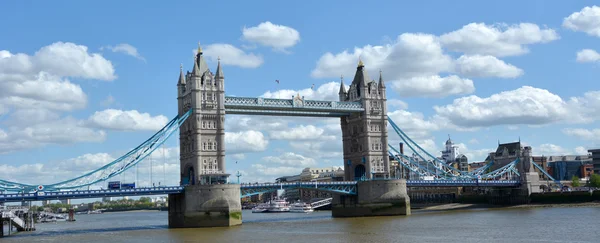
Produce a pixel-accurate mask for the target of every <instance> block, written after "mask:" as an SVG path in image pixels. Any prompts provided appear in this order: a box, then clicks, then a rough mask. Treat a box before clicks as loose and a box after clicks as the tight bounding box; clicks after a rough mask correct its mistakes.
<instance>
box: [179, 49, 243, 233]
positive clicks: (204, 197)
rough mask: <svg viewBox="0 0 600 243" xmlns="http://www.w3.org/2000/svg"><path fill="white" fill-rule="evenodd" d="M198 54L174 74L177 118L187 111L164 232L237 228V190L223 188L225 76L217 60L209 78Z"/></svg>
mask: <svg viewBox="0 0 600 243" xmlns="http://www.w3.org/2000/svg"><path fill="white" fill-rule="evenodd" d="M202 54H203V52H202V48H201V47H200V44H198V51H197V52H196V54H195V55H194V65H193V69H192V72H187V74H186V75H185V78H184V75H183V69H182V70H181V71H180V74H179V76H180V77H179V81H178V83H177V89H178V95H177V100H178V106H179V114H180V115H182V114H184V113H185V112H188V111H189V110H190V109H191V110H192V114H191V115H190V117H189V118H188V119H187V120H186V121H185V122H184V123H183V124H182V125H181V126H180V127H179V161H180V166H181V182H180V183H181V184H182V185H186V187H185V191H184V192H183V193H179V194H170V195H169V227H171V228H182V227H183V228H190V227H215V226H232V225H239V224H241V223H242V205H241V202H240V186H239V185H237V184H226V183H227V179H228V176H229V174H226V173H225V76H224V75H223V68H222V67H221V60H220V59H219V60H218V64H217V70H216V74H213V73H212V72H211V71H210V70H209V68H208V65H207V64H206V61H205V60H204V56H203V55H202Z"/></svg>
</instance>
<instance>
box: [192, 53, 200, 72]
mask: <svg viewBox="0 0 600 243" xmlns="http://www.w3.org/2000/svg"><path fill="white" fill-rule="evenodd" d="M192 74H193V75H194V76H197V77H199V76H200V69H198V61H197V58H196V56H194V69H193V70H192Z"/></svg>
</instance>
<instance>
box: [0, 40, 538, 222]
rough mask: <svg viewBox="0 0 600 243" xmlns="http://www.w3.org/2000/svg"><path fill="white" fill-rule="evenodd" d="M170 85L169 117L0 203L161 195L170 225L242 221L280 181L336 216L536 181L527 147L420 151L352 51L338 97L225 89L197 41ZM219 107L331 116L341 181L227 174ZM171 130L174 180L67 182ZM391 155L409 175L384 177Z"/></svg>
mask: <svg viewBox="0 0 600 243" xmlns="http://www.w3.org/2000/svg"><path fill="white" fill-rule="evenodd" d="M176 86H177V103H178V113H177V116H176V117H175V118H174V119H173V120H171V121H170V122H169V123H167V125H165V127H164V128H162V129H161V130H159V131H158V132H157V133H156V134H154V135H153V136H152V137H150V138H149V139H148V140H146V141H144V142H143V143H142V144H140V145H139V146H137V147H136V148H134V149H133V150H131V151H129V152H128V153H126V154H125V155H123V156H121V157H119V158H118V159H116V160H115V161H113V162H111V163H108V164H106V165H105V166H103V167H101V168H98V169H96V170H94V171H91V172H88V173H86V174H84V175H81V176H79V177H76V178H72V179H67V180H65V181H61V182H57V183H54V184H48V185H39V184H24V183H16V182H11V181H6V180H0V190H4V191H13V192H15V191H17V192H20V193H13V194H0V202H3V201H4V202H10V201H32V200H43V199H64V198H89V197H103V196H110V195H113V196H115V195H151V194H169V226H170V227H205V226H231V225H237V224H241V222H242V219H241V203H240V198H241V197H244V196H249V195H253V194H258V193H264V192H268V191H272V190H277V189H284V188H306V189H315V190H325V191H329V192H333V193H335V194H336V195H335V197H334V198H333V202H332V214H333V216H334V217H360V216H371V215H409V214H410V199H409V197H408V195H407V189H406V187H407V186H418V187H448V186H454V187H493V188H499V190H504V189H502V188H509V189H510V190H513V189H517V190H520V191H523V192H524V193H525V194H524V195H526V196H528V195H529V193H531V192H533V191H535V190H536V186H537V184H536V183H538V182H537V181H536V178H539V177H535V176H534V173H535V172H533V169H531V166H529V165H530V163H531V160H530V157H531V156H530V154H528V153H523V154H519V155H517V156H513V157H511V160H510V161H508V160H507V161H501V163H497V164H495V166H494V167H492V166H493V165H494V161H490V162H489V163H488V165H486V166H484V167H482V168H480V169H478V170H475V171H472V172H467V171H461V170H458V169H455V168H454V167H452V166H450V165H448V164H446V163H445V162H444V161H442V160H440V159H439V158H437V157H435V156H433V155H432V154H430V153H429V152H428V151H426V150H424V149H423V148H422V147H421V146H419V144H417V143H416V142H414V141H413V140H412V139H411V138H410V137H409V136H408V135H407V134H406V133H404V131H403V130H402V129H401V128H400V127H399V126H397V125H396V124H395V123H394V122H393V121H392V120H391V119H389V117H388V116H387V104H386V102H387V98H386V85H385V81H384V79H383V76H382V72H381V71H380V72H379V77H378V80H377V81H375V80H374V79H371V78H370V76H369V75H368V73H367V70H366V69H365V65H364V63H363V62H362V61H360V60H359V63H358V65H357V67H356V73H355V75H354V78H353V80H352V81H351V83H350V85H349V89H348V90H346V86H345V85H344V80H343V79H342V80H341V85H340V89H339V92H338V95H339V100H337V101H319V100H306V99H305V98H304V97H302V96H300V95H299V94H297V95H294V96H292V97H289V99H273V98H263V97H235V96H226V95H225V75H224V71H223V68H222V67H221V63H220V60H219V61H218V63H217V68H216V71H215V73H213V72H211V71H210V69H209V68H208V65H207V64H206V61H205V60H204V56H203V51H202V48H201V47H200V46H199V47H198V50H197V53H196V55H195V60H194V63H193V68H192V70H191V71H186V72H184V70H183V68H180V74H179V79H178V81H177V85H176ZM226 114H245V115H273V116H310V117H337V118H339V119H340V128H341V131H342V142H343V146H342V147H343V161H342V162H343V166H344V172H345V174H344V181H342V182H314V183H312V182H310V183H309V182H304V183H263V184H244V185H239V184H233V183H229V181H228V177H229V174H228V173H227V171H226V169H225V146H224V145H225V142H224V138H225V118H226ZM388 125H389V127H390V128H391V129H392V130H393V131H394V132H395V133H396V134H398V136H399V137H400V138H401V139H402V141H403V142H404V143H405V144H406V145H407V146H408V148H409V149H410V150H412V152H413V154H414V155H415V156H406V155H404V153H403V151H398V150H397V149H396V148H394V147H393V146H390V145H389V144H388ZM177 130H179V145H180V178H181V180H180V185H177V186H166V187H152V188H136V189H123V190H81V191H73V189H81V188H83V187H85V186H89V185H93V184H96V183H99V182H103V181H106V180H108V179H110V178H113V177H115V176H117V175H120V174H122V173H123V172H124V171H127V170H129V169H131V168H133V167H134V166H135V165H136V164H137V163H139V162H140V161H142V160H144V158H146V157H147V156H149V155H150V154H151V153H152V152H153V151H154V150H156V149H157V148H158V147H159V146H161V145H162V144H163V143H164V142H165V141H166V140H167V139H168V138H169V137H170V136H171V135H173V134H174V133H175V132H176V131H177ZM390 157H391V158H394V159H396V160H397V161H398V163H399V164H400V165H401V166H402V167H403V168H405V169H406V170H408V171H410V172H411V173H412V174H414V175H416V176H417V179H416V180H415V179H411V180H405V179H400V178H390V171H389V169H390V165H389V162H390V161H389V160H390ZM498 159H500V157H498ZM534 164H535V163H534ZM534 168H535V167H534ZM492 169H493V170H492ZM535 174H536V175H537V173H535ZM521 175H525V176H521ZM422 178H431V179H430V180H423V179H422ZM519 195H521V194H519Z"/></svg>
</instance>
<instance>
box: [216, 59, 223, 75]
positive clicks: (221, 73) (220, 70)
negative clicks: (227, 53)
mask: <svg viewBox="0 0 600 243" xmlns="http://www.w3.org/2000/svg"><path fill="white" fill-rule="evenodd" d="M223 78H225V76H223V69H222V68H221V57H217V74H216V75H215V79H223Z"/></svg>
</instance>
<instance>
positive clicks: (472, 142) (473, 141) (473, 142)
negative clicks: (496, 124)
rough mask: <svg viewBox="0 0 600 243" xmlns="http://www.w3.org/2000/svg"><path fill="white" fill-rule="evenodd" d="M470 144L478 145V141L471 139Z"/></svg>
mask: <svg viewBox="0 0 600 243" xmlns="http://www.w3.org/2000/svg"><path fill="white" fill-rule="evenodd" d="M469 143H470V144H479V140H477V139H476V138H471V140H469Z"/></svg>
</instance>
